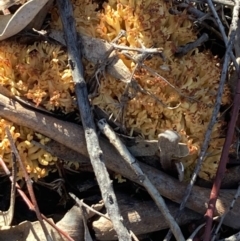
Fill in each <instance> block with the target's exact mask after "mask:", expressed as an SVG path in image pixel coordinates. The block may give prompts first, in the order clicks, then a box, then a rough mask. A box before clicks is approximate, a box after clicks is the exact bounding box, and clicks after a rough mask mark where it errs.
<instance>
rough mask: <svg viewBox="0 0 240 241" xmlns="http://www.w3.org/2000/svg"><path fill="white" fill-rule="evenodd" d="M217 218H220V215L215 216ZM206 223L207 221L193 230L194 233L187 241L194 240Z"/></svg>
mask: <svg viewBox="0 0 240 241" xmlns="http://www.w3.org/2000/svg"><path fill="white" fill-rule="evenodd" d="M217 219H219V216H216V217H214V220H217ZM204 225H205V223H203V224H201V225H199V226H198V227H197V228H196V229H195V230H194V231H193V233H192V234H191V235H190V237H189V238H188V239H187V240H186V241H193V239H194V237H195V236H196V235H197V233H198V231H199V230H200V229H201V228H202V227H204Z"/></svg>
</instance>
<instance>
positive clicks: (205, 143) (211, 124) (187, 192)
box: [164, 41, 233, 241]
mask: <svg viewBox="0 0 240 241" xmlns="http://www.w3.org/2000/svg"><path fill="white" fill-rule="evenodd" d="M232 44H233V41H230V44H229V45H228V48H227V50H226V54H225V58H224V64H223V68H222V74H221V79H220V82H219V87H218V93H217V96H216V102H215V106H214V109H213V113H212V117H211V120H210V122H209V125H208V129H207V131H206V134H205V138H204V141H203V144H202V148H201V151H200V154H199V156H198V159H197V164H196V166H195V169H194V172H193V175H192V178H191V181H190V183H189V184H188V186H187V188H186V190H185V192H184V197H183V199H182V202H181V205H180V208H179V213H178V215H177V216H176V217H175V218H176V219H177V218H178V216H179V215H180V213H181V211H182V210H183V209H184V207H185V205H186V203H187V200H188V198H189V196H190V194H191V190H192V188H193V185H194V183H195V181H196V178H197V175H198V173H199V171H200V168H201V165H202V163H203V161H204V158H205V156H206V152H207V149H208V145H209V142H210V138H211V133H212V129H213V127H214V125H215V123H216V121H217V115H218V112H219V110H220V106H221V99H222V94H223V90H224V84H225V81H226V76H227V69H228V64H229V53H230V50H231V49H232ZM227 154H228V153H227ZM170 237H171V233H170V232H168V234H167V236H166V237H165V239H164V241H166V240H170Z"/></svg>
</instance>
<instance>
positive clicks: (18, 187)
mask: <svg viewBox="0 0 240 241" xmlns="http://www.w3.org/2000/svg"><path fill="white" fill-rule="evenodd" d="M0 165H1V166H2V168H3V170H4V171H5V173H6V174H8V173H10V171H9V169H8V167H7V166H6V164H5V162H4V161H3V159H2V158H1V157H0ZM9 179H10V181H11V182H13V178H12V176H10V177H9ZM15 185H16V188H17V192H18V193H19V194H20V196H21V197H22V199H23V200H24V202H25V203H26V204H27V206H28V208H29V209H30V210H32V211H34V212H36V211H35V207H34V205H33V204H32V202H31V201H30V200H29V198H28V197H27V196H26V194H25V193H24V192H23V191H22V190H21V188H20V186H19V185H18V183H17V182H16V183H15ZM41 216H42V218H43V219H44V220H45V221H46V222H47V223H48V224H50V225H51V226H52V227H53V228H54V229H55V230H57V231H58V232H59V233H60V234H61V235H63V236H64V237H65V238H66V239H67V240H68V241H74V240H73V239H72V238H71V237H70V236H69V235H68V234H67V233H65V232H64V231H63V230H61V229H60V228H58V227H57V226H56V225H55V224H54V223H53V222H51V221H49V220H48V219H47V218H46V217H45V216H44V215H43V214H41Z"/></svg>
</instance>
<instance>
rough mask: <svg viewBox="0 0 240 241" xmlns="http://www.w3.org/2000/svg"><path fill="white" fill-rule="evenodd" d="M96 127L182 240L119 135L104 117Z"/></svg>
mask: <svg viewBox="0 0 240 241" xmlns="http://www.w3.org/2000/svg"><path fill="white" fill-rule="evenodd" d="M98 127H99V129H100V130H101V131H102V132H103V133H104V135H106V136H107V137H108V139H109V140H110V142H111V143H112V144H113V146H114V147H115V148H116V149H117V151H118V152H119V153H120V155H121V156H122V158H123V159H124V160H125V161H126V163H127V164H128V165H129V166H130V168H131V169H132V170H133V172H134V173H135V174H136V175H137V177H138V179H139V182H141V183H142V186H144V187H145V188H146V190H147V191H148V193H149V194H150V196H151V197H152V199H153V200H154V201H155V203H156V205H157V206H158V208H159V209H160V210H161V212H162V214H163V216H164V217H165V219H166V221H167V223H168V225H169V227H170V228H171V230H172V232H173V234H174V236H175V238H176V240H182V241H184V240H185V239H184V237H183V234H182V232H181V229H180V228H179V226H178V224H177V223H176V222H175V220H174V218H173V217H172V215H171V214H170V212H169V210H168V207H167V206H166V204H165V202H164V200H163V198H162V197H161V195H160V194H159V192H158V191H157V189H156V187H155V186H154V185H153V184H152V183H151V181H150V180H149V178H148V176H146V175H145V174H144V173H143V171H142V169H141V168H140V166H139V164H138V162H137V161H136V159H135V158H134V157H133V156H132V155H131V153H130V152H129V151H128V149H127V147H126V146H125V145H124V144H123V143H122V142H121V140H120V139H119V137H118V136H117V135H116V134H115V132H114V131H113V130H112V129H111V127H110V126H109V125H108V124H107V122H106V121H105V120H104V119H101V120H100V121H98Z"/></svg>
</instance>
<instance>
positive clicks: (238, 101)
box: [204, 0, 240, 241]
mask: <svg viewBox="0 0 240 241" xmlns="http://www.w3.org/2000/svg"><path fill="white" fill-rule="evenodd" d="M235 3H236V4H235V6H234V8H233V18H232V24H231V34H230V40H229V41H231V44H229V45H231V46H232V45H233V42H234V38H235V35H236V29H237V21H238V14H239V7H240V3H239V0H237V1H235ZM226 55H227V56H228V54H226ZM236 69H237V72H238V83H237V90H236V93H235V97H234V100H233V109H232V116H231V120H230V123H229V127H228V132H227V136H226V139H225V142H224V146H223V150H222V155H221V158H220V162H219V165H218V169H217V173H216V177H215V180H214V183H213V186H212V190H211V194H210V199H209V203H208V209H207V212H206V215H205V217H206V228H205V232H204V241H208V240H210V236H211V228H212V218H213V213H214V211H215V206H216V201H217V197H218V194H219V189H220V186H221V182H222V179H223V177H224V173H225V170H226V165H227V161H228V153H229V149H230V146H231V143H232V139H233V136H234V131H235V125H236V121H237V118H238V111H239V108H240V68H236Z"/></svg>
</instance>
